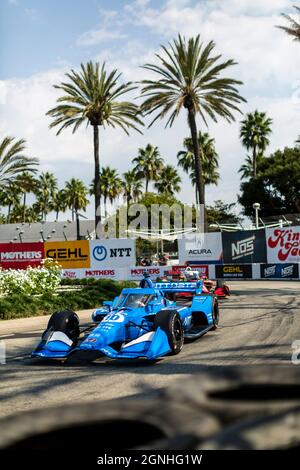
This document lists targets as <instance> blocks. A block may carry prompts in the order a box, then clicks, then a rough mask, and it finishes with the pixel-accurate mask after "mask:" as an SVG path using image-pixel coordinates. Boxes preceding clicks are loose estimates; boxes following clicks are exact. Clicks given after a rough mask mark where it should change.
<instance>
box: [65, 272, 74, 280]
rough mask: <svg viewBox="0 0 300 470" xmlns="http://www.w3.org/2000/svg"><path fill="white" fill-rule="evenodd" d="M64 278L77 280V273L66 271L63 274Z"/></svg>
mask: <svg viewBox="0 0 300 470" xmlns="http://www.w3.org/2000/svg"><path fill="white" fill-rule="evenodd" d="M63 277H65V278H67V279H76V277H77V276H76V272H75V271H64V272H63Z"/></svg>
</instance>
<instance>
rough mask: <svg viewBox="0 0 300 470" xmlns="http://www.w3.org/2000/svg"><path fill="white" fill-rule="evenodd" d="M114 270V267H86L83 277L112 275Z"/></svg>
mask: <svg viewBox="0 0 300 470" xmlns="http://www.w3.org/2000/svg"><path fill="white" fill-rule="evenodd" d="M115 275H116V271H115V270H114V269H88V270H87V269H86V270H85V277H114V276H115Z"/></svg>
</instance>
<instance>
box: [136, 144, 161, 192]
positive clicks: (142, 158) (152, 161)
mask: <svg viewBox="0 0 300 470" xmlns="http://www.w3.org/2000/svg"><path fill="white" fill-rule="evenodd" d="M132 163H133V164H134V165H135V167H134V169H133V171H134V172H135V174H136V178H137V179H145V191H146V193H147V192H148V187H149V182H150V181H157V178H158V173H159V172H160V171H161V169H162V168H163V166H164V160H163V158H162V157H161V156H160V153H159V150H158V147H154V146H153V145H151V144H147V146H146V147H145V148H139V150H138V156H137V157H135V158H134V159H133V160H132Z"/></svg>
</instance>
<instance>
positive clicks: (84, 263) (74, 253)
mask: <svg viewBox="0 0 300 470" xmlns="http://www.w3.org/2000/svg"><path fill="white" fill-rule="evenodd" d="M45 254H46V257H47V258H52V259H54V260H56V261H57V262H58V263H59V264H60V265H61V267H62V268H63V269H70V268H89V267H90V252H89V242H88V241H87V240H79V241H74V242H46V243H45Z"/></svg>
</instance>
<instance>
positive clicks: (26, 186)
mask: <svg viewBox="0 0 300 470" xmlns="http://www.w3.org/2000/svg"><path fill="white" fill-rule="evenodd" d="M16 183H17V184H18V186H19V188H20V190H21V192H22V193H23V220H22V222H25V219H26V196H27V194H29V193H34V191H35V186H36V180H35V179H34V177H33V176H32V174H30V173H28V171H27V172H24V173H21V174H20V175H18V176H17V178H16ZM27 212H28V211H27Z"/></svg>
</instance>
